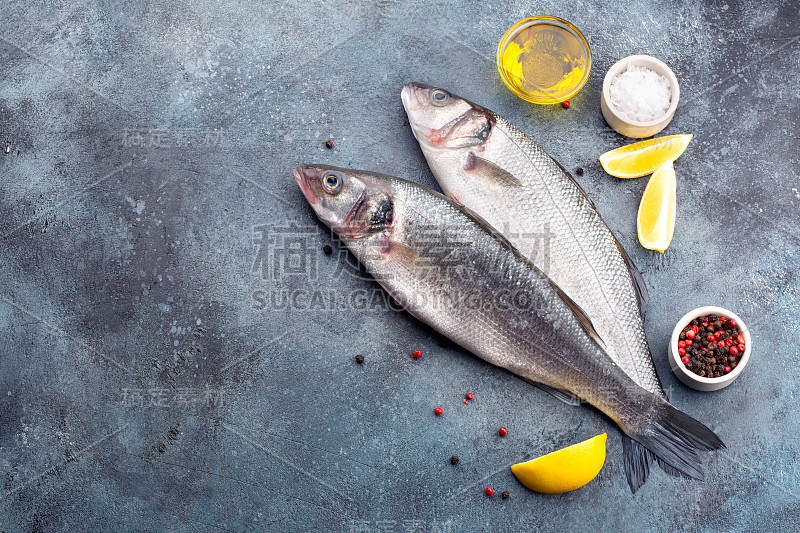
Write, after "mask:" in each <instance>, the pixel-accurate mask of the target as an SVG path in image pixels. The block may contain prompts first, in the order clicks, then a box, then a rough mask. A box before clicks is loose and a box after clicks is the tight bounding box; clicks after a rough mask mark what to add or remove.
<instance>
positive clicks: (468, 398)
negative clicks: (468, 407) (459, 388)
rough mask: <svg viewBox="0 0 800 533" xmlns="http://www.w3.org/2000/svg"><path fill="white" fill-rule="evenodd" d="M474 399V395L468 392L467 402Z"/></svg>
mask: <svg viewBox="0 0 800 533" xmlns="http://www.w3.org/2000/svg"><path fill="white" fill-rule="evenodd" d="M474 397H475V395H474V394H472V393H471V392H468V393H467V400H471V399H473V398H474Z"/></svg>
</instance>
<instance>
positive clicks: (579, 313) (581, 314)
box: [550, 280, 608, 351]
mask: <svg viewBox="0 0 800 533" xmlns="http://www.w3.org/2000/svg"><path fill="white" fill-rule="evenodd" d="M550 286H551V287H553V289H554V290H555V291H556V293H558V295H559V296H560V297H561V299H562V300H564V303H566V304H567V307H569V308H570V309H572V312H573V313H575V316H576V317H577V318H578V322H580V324H581V326H583V329H584V330H585V331H586V333H587V334H588V335H589V336H590V337H591V338H592V339H594V341H595V342H596V343H597V344H599V345H600V347H601V348H602V349H603V351H608V348H607V347H606V343H605V342H604V341H603V339H602V338H601V337H600V334H599V333H597V330H596V329H594V324H592V320H591V319H590V318H589V315H587V314H586V312H585V311H584V310H583V308H581V306H580V305H578V304H577V303H576V302H575V300H573V299H572V298H570V297H569V296H567V293H565V292H564V291H563V290H561V287H559V286H558V285H556V283H555V282H554V281H553V280H550Z"/></svg>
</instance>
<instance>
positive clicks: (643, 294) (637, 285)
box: [614, 239, 650, 319]
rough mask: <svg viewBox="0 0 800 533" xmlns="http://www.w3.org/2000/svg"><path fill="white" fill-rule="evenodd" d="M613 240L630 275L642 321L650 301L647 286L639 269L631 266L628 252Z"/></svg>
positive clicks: (631, 262) (631, 261)
mask: <svg viewBox="0 0 800 533" xmlns="http://www.w3.org/2000/svg"><path fill="white" fill-rule="evenodd" d="M614 240H615V241H616V243H617V248H619V253H621V254H622V258H623V259H625V264H626V265H627V266H628V271H629V272H630V273H631V279H632V280H633V290H634V292H636V303H638V304H639V315H640V316H641V317H642V318H643V319H644V314H645V312H646V311H647V303H648V302H649V301H650V296H649V295H648V294H647V285H645V284H644V278H643V277H642V273H641V272H639V269H638V268H636V265H634V264H633V260H632V259H631V257H630V256H629V255H628V252H626V251H625V248H623V247H622V244H620V242H619V241H617V240H616V239H614Z"/></svg>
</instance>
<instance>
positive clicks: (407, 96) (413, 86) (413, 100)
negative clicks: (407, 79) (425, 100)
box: [400, 83, 427, 114]
mask: <svg viewBox="0 0 800 533" xmlns="http://www.w3.org/2000/svg"><path fill="white" fill-rule="evenodd" d="M426 88H427V87H425V86H424V85H420V84H419V83H406V84H405V86H404V87H403V90H402V91H401V92H400V99H401V100H402V101H403V107H404V108H405V110H406V113H408V114H410V113H412V112H414V111H419V110H420V109H421V105H420V100H419V96H417V94H418V92H419V91H420V90H421V89H426Z"/></svg>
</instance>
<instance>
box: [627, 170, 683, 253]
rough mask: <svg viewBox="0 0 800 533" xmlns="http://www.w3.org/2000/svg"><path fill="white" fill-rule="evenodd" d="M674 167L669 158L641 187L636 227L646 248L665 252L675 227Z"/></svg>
mask: <svg viewBox="0 0 800 533" xmlns="http://www.w3.org/2000/svg"><path fill="white" fill-rule="evenodd" d="M675 189H676V184H675V169H674V168H673V167H672V161H668V162H666V163H664V164H663V165H661V166H660V167H658V170H656V171H655V172H654V173H653V175H652V176H651V177H650V181H648V182H647V187H645V189H644V194H643V195H642V201H641V202H640V203H639V213H638V214H637V215H636V231H637V232H638V234H639V242H640V243H642V246H644V247H645V248H647V249H649V250H658V251H659V252H662V253H663V252H664V251H665V250H666V249H667V247H669V243H670V242H671V241H672V234H673V232H674V231H675Z"/></svg>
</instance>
